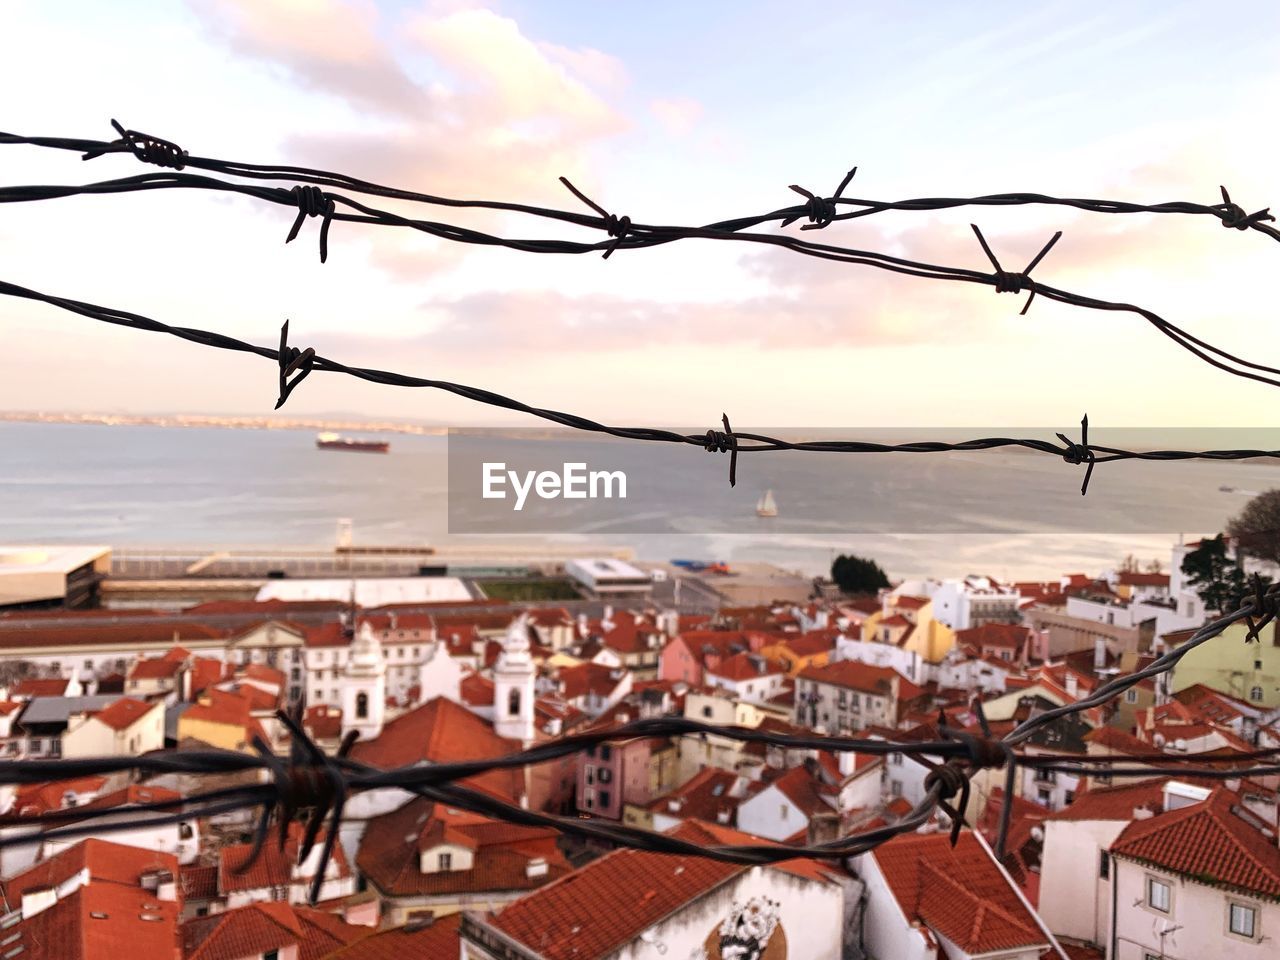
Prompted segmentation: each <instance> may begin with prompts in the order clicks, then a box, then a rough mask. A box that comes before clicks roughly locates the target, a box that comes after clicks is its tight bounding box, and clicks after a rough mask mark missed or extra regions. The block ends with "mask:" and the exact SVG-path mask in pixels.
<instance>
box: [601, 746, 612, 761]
mask: <svg viewBox="0 0 1280 960" xmlns="http://www.w3.org/2000/svg"><path fill="white" fill-rule="evenodd" d="M612 756H613V747H611V746H609V745H608V744H607V743H605V744H602V745H601V746H600V759H601V760H603V761H604V762H605V763H608V762H609V758H610V757H612Z"/></svg>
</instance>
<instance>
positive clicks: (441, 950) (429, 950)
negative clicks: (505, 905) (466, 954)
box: [324, 913, 462, 960]
mask: <svg viewBox="0 0 1280 960" xmlns="http://www.w3.org/2000/svg"><path fill="white" fill-rule="evenodd" d="M461 923H462V914H461V913H454V914H450V915H449V916H447V917H440V918H439V919H437V920H435V921H433V922H432V923H431V924H430V925H429V926H425V927H417V926H415V927H407V926H406V927H395V928H393V929H391V930H383V931H382V932H380V933H375V934H372V935H371V936H368V937H364V938H363V939H361V940H357V941H356V942H355V943H352V944H350V945H349V946H346V947H343V948H341V949H339V950H336V951H334V952H333V953H331V954H329V955H328V956H327V957H325V958H324V960H411V958H416V957H421V958H423V960H435V958H437V957H439V958H440V960H456V958H457V956H458V952H459V943H460V938H459V935H458V927H459V926H460V925H461Z"/></svg>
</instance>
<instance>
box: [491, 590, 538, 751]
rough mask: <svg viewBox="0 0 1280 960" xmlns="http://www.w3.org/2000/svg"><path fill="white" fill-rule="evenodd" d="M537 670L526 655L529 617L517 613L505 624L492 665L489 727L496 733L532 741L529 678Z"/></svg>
mask: <svg viewBox="0 0 1280 960" xmlns="http://www.w3.org/2000/svg"><path fill="white" fill-rule="evenodd" d="M536 673H537V670H536V668H535V667H534V664H533V658H532V657H531V656H530V655H529V620H528V618H527V617H526V616H525V615H524V614H521V615H520V616H519V617H517V618H516V620H515V621H514V622H513V623H512V624H511V626H510V627H508V628H507V634H506V636H505V637H503V639H502V653H500V654H499V655H498V662H497V663H495V664H494V667H493V729H494V732H496V733H497V734H498V736H500V737H507V738H508V739H510V740H519V741H520V742H521V743H525V744H529V743H532V742H533V738H534V725H533V701H534V694H533V681H534V676H535V674H536Z"/></svg>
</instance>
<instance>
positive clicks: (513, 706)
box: [507, 687, 520, 717]
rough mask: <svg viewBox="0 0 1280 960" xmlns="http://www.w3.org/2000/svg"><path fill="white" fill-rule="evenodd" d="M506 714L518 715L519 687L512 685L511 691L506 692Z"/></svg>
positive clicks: (510, 715)
mask: <svg viewBox="0 0 1280 960" xmlns="http://www.w3.org/2000/svg"><path fill="white" fill-rule="evenodd" d="M507 716H509V717H518V716H520V688H519V687H512V688H511V692H510V693H508V694H507Z"/></svg>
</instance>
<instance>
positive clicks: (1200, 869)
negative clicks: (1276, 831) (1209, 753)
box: [1111, 788, 1280, 900]
mask: <svg viewBox="0 0 1280 960" xmlns="http://www.w3.org/2000/svg"><path fill="white" fill-rule="evenodd" d="M1234 802H1235V798H1234V795H1233V794H1231V792H1230V791H1227V790H1223V789H1221V788H1219V789H1217V790H1215V791H1214V792H1213V794H1212V795H1211V796H1210V797H1209V799H1208V800H1205V801H1204V802H1203V803H1197V804H1194V805H1192V806H1189V807H1183V808H1181V809H1178V810H1171V811H1169V812H1167V813H1161V814H1157V815H1156V816H1154V817H1152V818H1150V819H1148V820H1136V821H1134V822H1133V823H1131V824H1129V826H1127V827H1125V829H1124V831H1123V832H1122V833H1121V834H1120V836H1118V837H1117V838H1116V840H1115V843H1113V844H1112V845H1111V852H1112V853H1113V854H1114V855H1116V856H1123V857H1131V858H1133V859H1135V860H1141V861H1143V862H1144V863H1150V864H1152V865H1154V866H1157V867H1161V868H1163V869H1165V870H1169V871H1171V872H1173V873H1180V874H1184V875H1186V876H1189V877H1190V878H1192V879H1194V880H1196V881H1198V882H1200V883H1207V884H1211V885H1214V886H1226V887H1231V888H1234V889H1237V890H1242V891H1246V892H1248V893H1250V894H1252V895H1255V896H1263V897H1269V898H1271V899H1273V900H1280V849H1277V848H1276V845H1275V841H1274V840H1271V841H1268V840H1267V838H1266V837H1264V836H1263V835H1262V833H1261V832H1260V831H1259V830H1257V829H1255V828H1254V827H1252V826H1250V825H1249V824H1248V823H1246V822H1245V821H1244V820H1243V819H1242V818H1241V817H1239V816H1237V815H1236V814H1235V813H1234V812H1233V810H1232V808H1233V804H1234Z"/></svg>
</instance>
